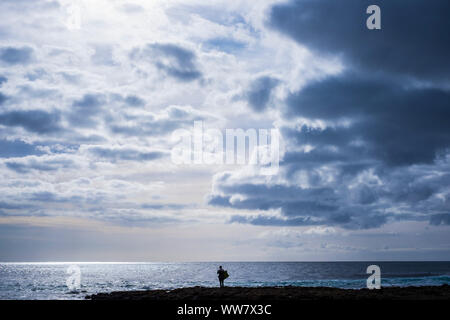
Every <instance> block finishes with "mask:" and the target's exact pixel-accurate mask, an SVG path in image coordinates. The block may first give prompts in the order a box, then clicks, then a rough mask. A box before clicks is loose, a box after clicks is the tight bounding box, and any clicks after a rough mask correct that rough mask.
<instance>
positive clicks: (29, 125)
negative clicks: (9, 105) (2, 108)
mask: <svg viewBox="0 0 450 320" xmlns="http://www.w3.org/2000/svg"><path fill="white" fill-rule="evenodd" d="M0 124H1V125H4V126H9V127H22V128H24V129H26V130H28V131H30V132H34V133H39V134H50V133H55V132H58V131H61V129H62V128H61V126H60V114H59V112H56V111H54V112H47V111H42V110H27V111H9V112H4V113H1V114H0Z"/></svg>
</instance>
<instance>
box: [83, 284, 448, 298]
mask: <svg viewBox="0 0 450 320" xmlns="http://www.w3.org/2000/svg"><path fill="white" fill-rule="evenodd" d="M86 299H91V300H152V301H176V300H183V301H186V300H190V301H233V300H245V301H252V300H253V301H255V300H261V301H292V300H367V299H374V300H450V286H449V285H442V286H427V287H386V288H381V289H379V290H369V289H337V288H328V287H293V286H286V287H258V288H254V287H253V288H250V287H225V288H205V287H191V288H180V289H174V290H146V291H117V292H111V293H98V294H94V295H90V296H87V297H86Z"/></svg>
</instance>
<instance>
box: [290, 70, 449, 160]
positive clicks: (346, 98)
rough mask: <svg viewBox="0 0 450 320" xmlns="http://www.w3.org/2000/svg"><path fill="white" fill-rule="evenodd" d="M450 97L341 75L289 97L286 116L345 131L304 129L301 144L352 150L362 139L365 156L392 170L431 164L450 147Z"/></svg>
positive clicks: (421, 89)
mask: <svg viewBox="0 0 450 320" xmlns="http://www.w3.org/2000/svg"><path fill="white" fill-rule="evenodd" d="M449 101H450V93H449V92H448V91H445V90H441V89H432V88H418V89H412V88H403V87H401V86H396V85H393V84H392V83H390V82H389V81H388V80H386V79H377V78H370V79H365V78H362V77H358V76H354V75H353V74H348V75H340V76H337V77H331V78H327V79H325V80H323V81H318V82H314V83H311V84H309V85H308V86H306V87H305V88H304V89H303V90H301V91H299V92H296V93H294V94H291V95H290V96H289V97H288V98H287V100H286V102H287V106H288V108H287V110H286V115H285V116H286V117H296V116H301V117H305V118H310V119H323V120H331V121H337V120H342V119H347V120H349V121H351V122H352V124H350V125H349V126H348V127H340V128H327V129H325V130H302V131H301V132H300V133H298V137H297V141H298V142H299V143H302V142H303V143H312V144H314V145H317V144H318V145H335V146H339V147H340V148H353V147H351V146H350V144H351V143H352V142H354V141H357V140H360V141H363V142H364V149H365V150H366V151H367V153H368V154H369V155H372V156H373V157H375V158H378V159H382V160H383V161H385V162H386V163H388V164H391V165H409V164H415V163H431V162H432V161H433V160H434V159H435V158H436V155H437V154H438V153H439V152H440V151H445V150H446V149H447V148H448V147H450V108H449V107H448V103H449Z"/></svg>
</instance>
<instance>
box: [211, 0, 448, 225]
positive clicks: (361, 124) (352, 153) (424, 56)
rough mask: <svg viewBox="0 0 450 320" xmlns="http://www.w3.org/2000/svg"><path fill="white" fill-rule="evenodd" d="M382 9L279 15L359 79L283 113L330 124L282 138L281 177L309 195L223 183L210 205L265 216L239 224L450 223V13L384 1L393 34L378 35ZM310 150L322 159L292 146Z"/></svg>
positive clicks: (278, 11)
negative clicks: (373, 23)
mask: <svg viewBox="0 0 450 320" xmlns="http://www.w3.org/2000/svg"><path fill="white" fill-rule="evenodd" d="M370 4H373V3H371V2H367V1H365V0H361V1H357V0H351V1H347V2H345V3H343V2H340V1H332V0H319V1H309V0H299V1H294V2H291V3H288V4H281V5H276V6H274V7H273V8H272V10H271V12H270V19H269V24H270V25H271V26H272V27H273V28H275V29H277V30H279V31H280V32H282V33H285V34H287V35H288V36H290V37H292V38H293V39H294V40H295V41H297V42H298V43H300V44H302V45H304V46H306V47H308V48H309V49H311V50H312V51H313V52H314V53H315V54H319V55H322V56H330V57H336V56H339V57H340V58H342V59H343V61H344V63H345V66H346V67H347V69H346V70H345V71H344V72H342V73H340V74H338V75H334V76H329V77H326V78H323V79H320V80H316V81H313V82H309V83H307V84H306V85H305V86H304V87H303V88H301V89H300V90H299V91H297V92H292V93H290V94H289V95H288V96H287V98H286V101H285V107H284V109H283V110H282V111H283V113H282V114H283V117H284V119H289V120H293V119H300V118H302V119H309V120H323V123H326V126H325V127H320V128H319V127H313V126H308V125H306V124H305V125H303V126H302V127H300V128H299V127H295V128H293V127H292V126H286V127H282V128H281V131H282V134H283V137H284V139H285V142H286V143H287V151H286V153H285V155H284V158H283V159H282V161H281V163H280V170H281V177H282V178H284V179H285V180H286V181H289V182H292V181H296V179H297V178H299V177H301V179H302V180H301V181H303V183H304V184H306V185H307V186H308V187H305V188H300V187H298V186H295V184H294V185H291V184H290V183H286V184H282V185H275V186H274V185H261V184H260V182H258V183H256V182H252V179H249V178H248V177H245V176H244V177H245V178H241V176H240V175H239V174H223V175H222V176H217V177H216V178H215V181H214V188H213V190H214V192H213V193H212V194H211V195H210V196H209V198H208V201H209V204H211V205H215V206H223V207H230V208H233V209H241V210H244V209H245V210H258V211H259V212H262V213H258V214H257V215H254V216H243V215H242V216H241V215H235V216H234V217H233V218H232V219H231V222H239V223H251V224H257V225H278V226H282V225H287V226H289V225H314V224H319V225H338V226H341V227H344V228H350V229H355V228H360V229H364V228H374V227H379V226H381V225H383V224H385V223H387V222H389V221H400V220H415V221H427V220H428V221H429V223H430V224H431V225H447V224H449V218H448V217H449V216H448V212H449V210H450V201H449V198H450V196H449V194H450V189H449V186H450V181H449V180H450V179H449V177H448V174H447V172H448V170H449V169H448V167H449V164H448V160H449V158H448V151H449V150H450V108H449V101H450V92H449V91H448V90H447V89H442V88H447V87H448V80H449V74H450V73H449V71H450V62H449V60H448V56H450V42H448V41H446V39H445V38H446V34H447V33H448V32H447V30H450V21H449V20H448V19H443V18H440V17H442V12H448V11H449V10H450V3H448V1H433V2H427V3H426V2H419V1H411V2H408V4H405V3H403V2H401V1H379V2H377V3H376V4H377V5H379V6H380V7H381V17H382V18H381V20H382V23H381V24H382V29H381V30H372V31H371V30H368V29H367V28H366V26H365V22H366V19H367V17H368V15H367V14H366V8H367V6H368V5H370ZM413 78H416V79H415V80H412V79H413ZM417 80H420V81H425V82H426V83H427V84H428V85H427V86H420V85H418V83H419V82H418V81H417ZM305 145H308V146H310V150H308V151H303V150H294V149H292V148H290V147H292V146H297V147H298V146H305ZM294 177H295V178H294ZM293 179H294V180H293ZM267 211H273V212H279V213H280V216H277V217H273V216H271V215H268V214H264V212H267Z"/></svg>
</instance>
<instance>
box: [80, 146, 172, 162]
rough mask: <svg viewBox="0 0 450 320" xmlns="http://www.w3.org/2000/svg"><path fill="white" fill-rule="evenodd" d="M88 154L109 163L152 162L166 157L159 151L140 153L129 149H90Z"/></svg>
mask: <svg viewBox="0 0 450 320" xmlns="http://www.w3.org/2000/svg"><path fill="white" fill-rule="evenodd" d="M89 152H90V153H92V154H94V155H95V156H97V157H100V158H105V159H108V160H110V161H113V162H114V161H118V160H131V161H152V160H156V159H160V158H162V157H165V156H167V154H166V153H164V152H160V151H151V152H142V151H138V150H134V149H130V148H128V149H127V148H123V149H111V148H105V147H92V148H89Z"/></svg>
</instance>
